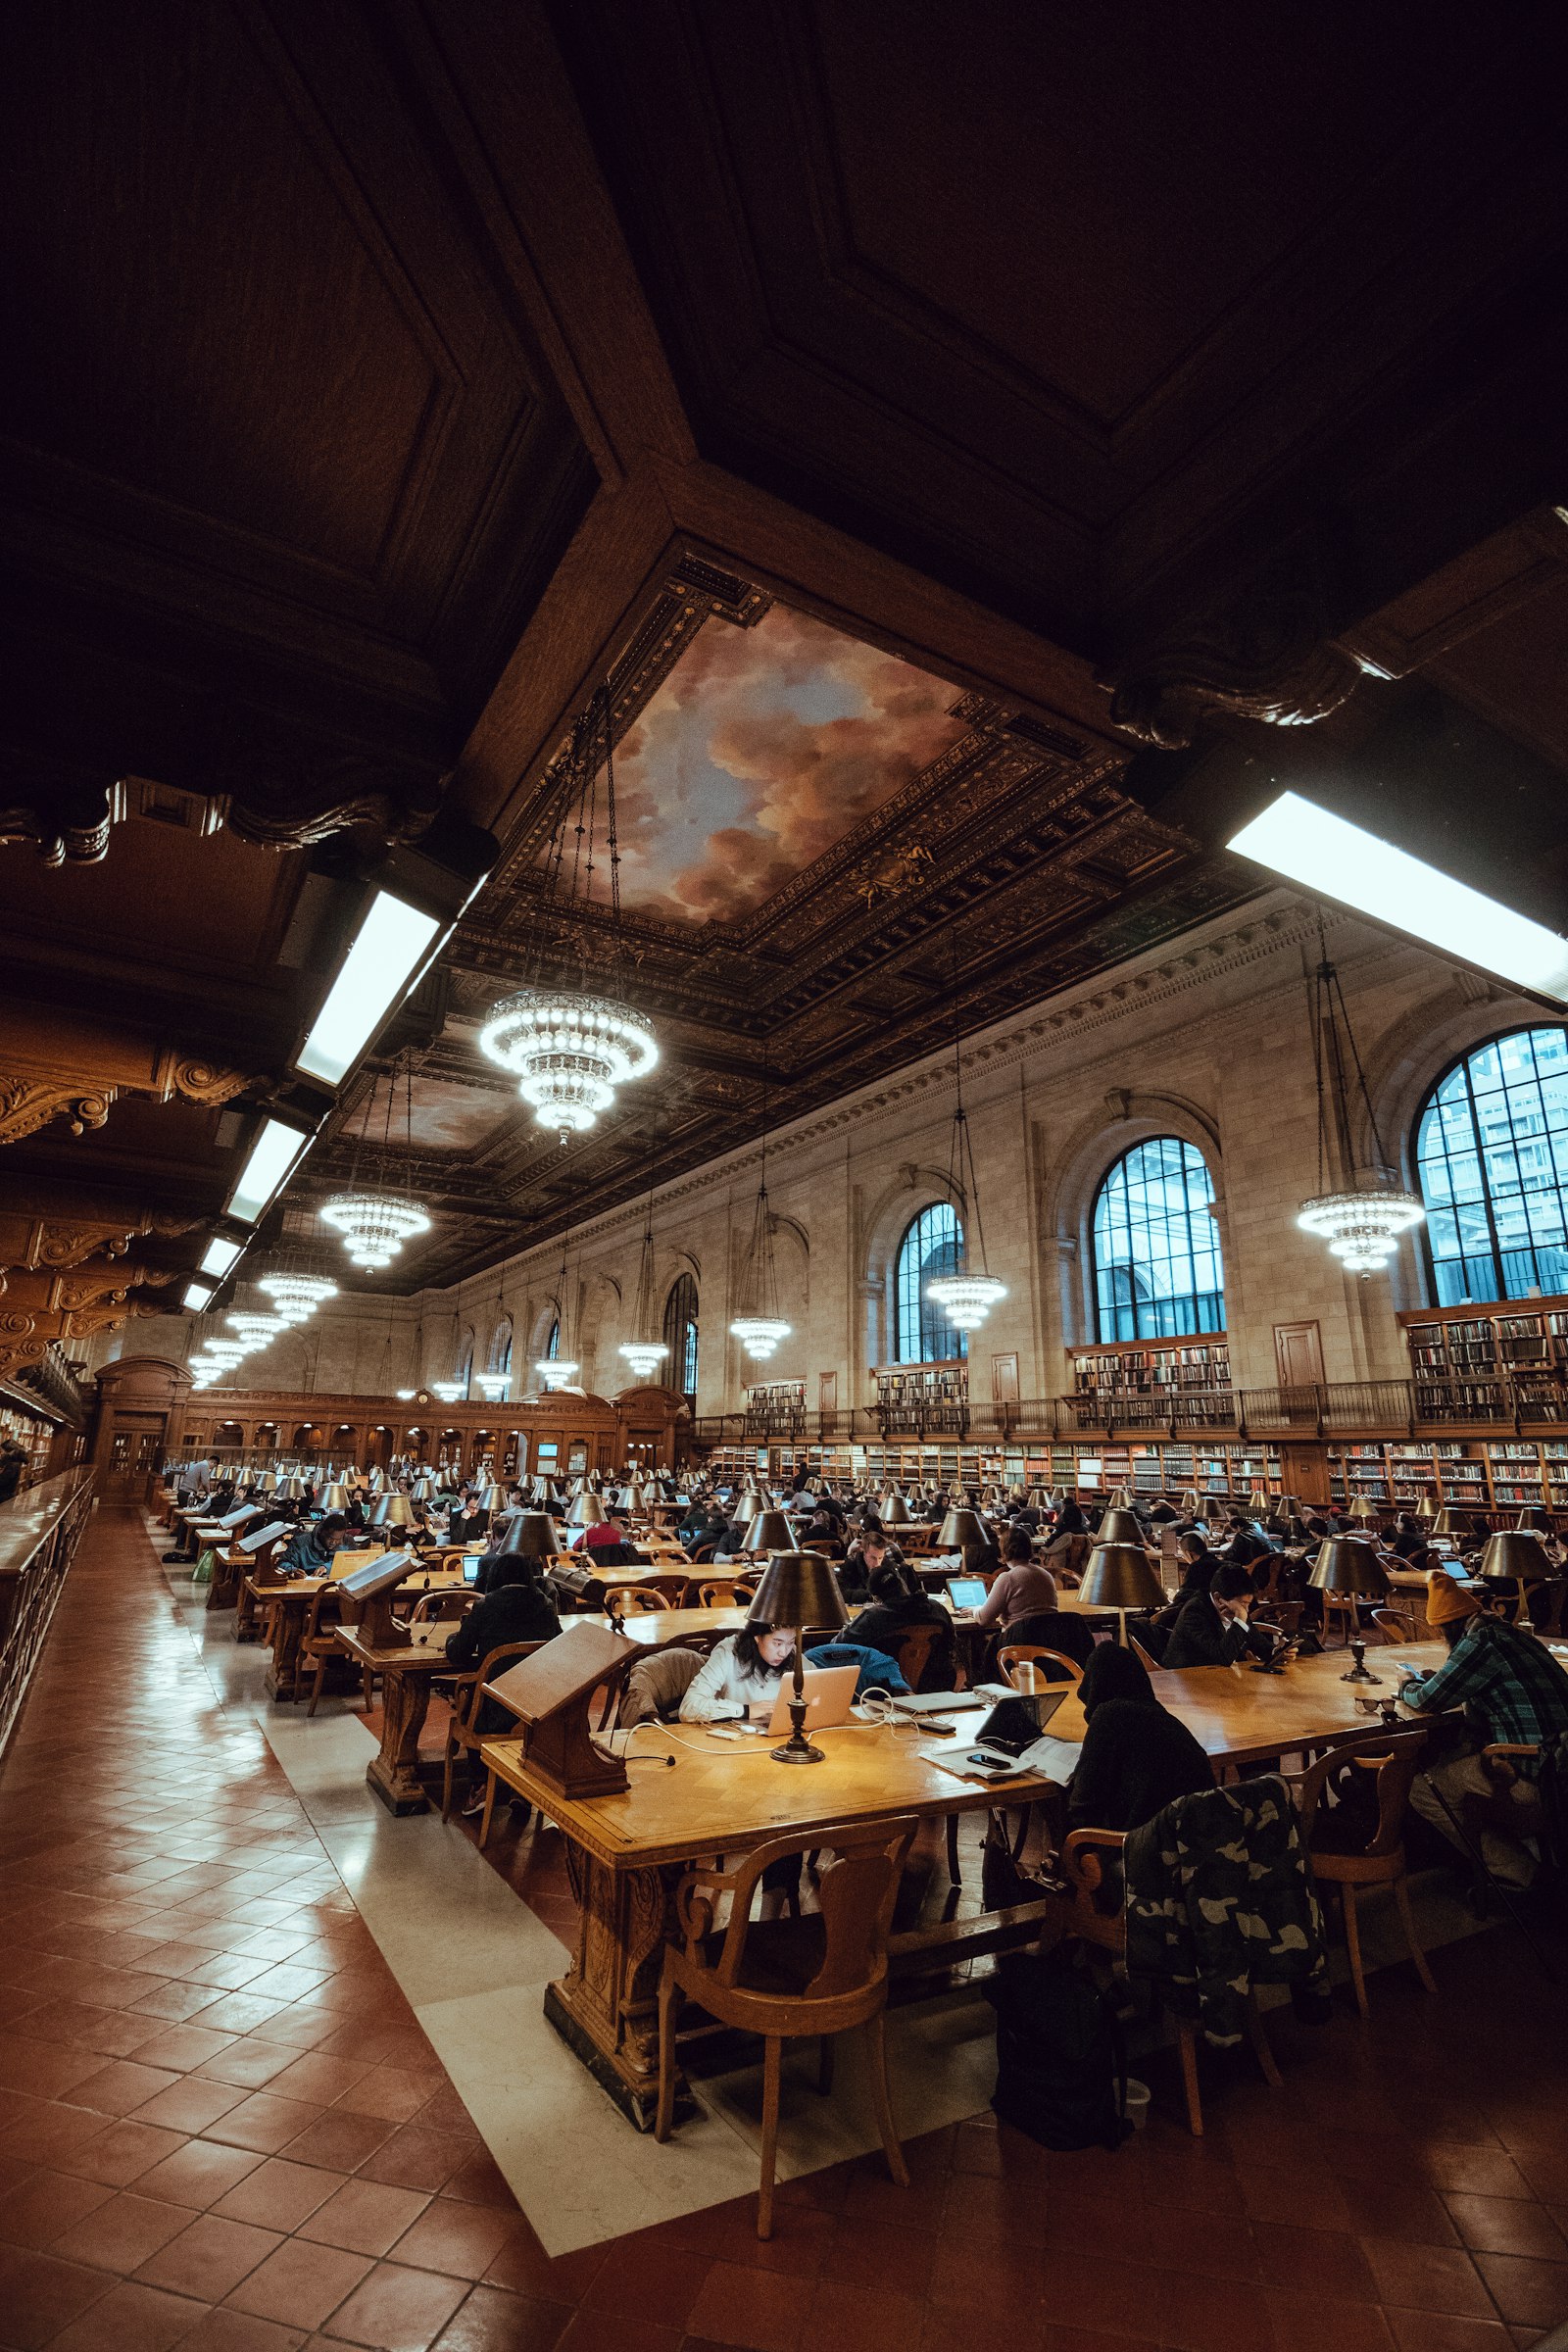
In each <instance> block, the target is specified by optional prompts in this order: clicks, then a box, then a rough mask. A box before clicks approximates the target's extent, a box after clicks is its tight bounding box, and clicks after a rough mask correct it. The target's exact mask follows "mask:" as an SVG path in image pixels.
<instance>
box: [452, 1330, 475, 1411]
mask: <svg viewBox="0 0 1568 2352" xmlns="http://www.w3.org/2000/svg"><path fill="white" fill-rule="evenodd" d="M456 1378H457V1379H458V1380H459V1381H460V1382H461V1383H462V1386H463V1394H464V1395H465V1397H466V1396H467V1394H468V1392H469V1390H470V1389H471V1388H472V1386H473V1334H472V1332H471V1331H470V1332H469V1333H468V1334H467V1336H466V1339H465V1341H464V1343H463V1353H462V1355H461V1356H460V1357H459V1359H458V1369H457V1373H456Z"/></svg>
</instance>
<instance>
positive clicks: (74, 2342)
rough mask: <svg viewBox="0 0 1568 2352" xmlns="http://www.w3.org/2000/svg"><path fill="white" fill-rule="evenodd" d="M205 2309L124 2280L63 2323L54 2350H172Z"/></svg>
mask: <svg viewBox="0 0 1568 2352" xmlns="http://www.w3.org/2000/svg"><path fill="white" fill-rule="evenodd" d="M202 2309H203V2307H202V2305H201V2304H200V2303H194V2302H192V2301H191V2300H190V2299H189V2297H187V2296H185V2295H170V2294H166V2293H165V2292H164V2291H163V2290H162V2288H160V2287H154V2286H138V2285H136V2284H134V2283H133V2282H132V2281H130V2280H129V2279H126V2280H123V2282H122V2283H121V2284H120V2285H118V2286H112V2287H111V2288H110V2290H109V2292H108V2294H106V2295H105V2296H104V2297H103V2299H102V2300H101V2301H100V2302H97V2303H94V2304H93V2305H92V2307H91V2308H90V2310H87V2311H84V2312H83V2313H82V2314H81V2316H80V2318H79V2319H75V2320H73V2321H72V2323H71V2325H70V2327H65V2328H62V2330H61V2332H60V2333H59V2335H57V2336H56V2337H55V2338H54V2341H53V2343H52V2344H51V2346H50V2352H169V2348H170V2346H171V2345H172V2344H176V2343H178V2342H179V2340H180V2338H181V2337H182V2336H185V2335H188V2334H189V2332H190V2330H191V2327H192V2326H193V2325H194V2323H195V2322H196V2321H197V2320H199V2319H200V2318H201V2316H202Z"/></svg>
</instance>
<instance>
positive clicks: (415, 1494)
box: [409, 1470, 435, 1502]
mask: <svg viewBox="0 0 1568 2352" xmlns="http://www.w3.org/2000/svg"><path fill="white" fill-rule="evenodd" d="M409 1499H410V1501H411V1502H434V1500H435V1480H434V1479H433V1478H432V1477H431V1476H430V1473H429V1471H428V1470H421V1471H420V1473H419V1475H418V1477H417V1479H416V1480H415V1482H414V1486H413V1489H412V1490H411V1493H410V1495H409Z"/></svg>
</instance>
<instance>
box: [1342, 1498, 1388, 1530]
mask: <svg viewBox="0 0 1568 2352" xmlns="http://www.w3.org/2000/svg"><path fill="white" fill-rule="evenodd" d="M1382 1516H1383V1514H1382V1512H1381V1511H1380V1510H1379V1509H1378V1506H1377V1504H1376V1503H1375V1502H1374V1501H1373V1500H1372V1497H1371V1496H1370V1495H1356V1496H1355V1498H1354V1500H1353V1501H1352V1502H1351V1504H1350V1517H1351V1518H1352V1519H1359V1520H1360V1521H1361V1523H1362V1524H1363V1526H1364V1525H1365V1523H1366V1521H1367V1520H1369V1519H1380V1518H1381V1517H1382Z"/></svg>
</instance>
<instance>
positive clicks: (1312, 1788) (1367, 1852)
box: [1280, 1724, 1427, 1858]
mask: <svg viewBox="0 0 1568 2352" xmlns="http://www.w3.org/2000/svg"><path fill="white" fill-rule="evenodd" d="M1426 1744H1427V1733H1426V1728H1425V1726H1424V1725H1421V1724H1417V1725H1416V1726H1415V1727H1414V1728H1413V1729H1411V1730H1408V1731H1404V1730H1399V1731H1393V1732H1391V1731H1389V1730H1388V1729H1387V1727H1384V1728H1383V1729H1381V1730H1373V1731H1367V1732H1351V1733H1349V1734H1348V1736H1347V1737H1346V1738H1345V1739H1343V1740H1336V1741H1335V1742H1334V1745H1333V1746H1332V1747H1330V1748H1326V1749H1325V1750H1324V1752H1323V1754H1322V1755H1320V1756H1318V1757H1316V1758H1315V1759H1314V1760H1313V1762H1312V1763H1310V1764H1309V1765H1308V1766H1307V1767H1306V1770H1305V1771H1304V1772H1299V1773H1282V1774H1281V1775H1280V1778H1281V1779H1282V1780H1283V1781H1284V1783H1285V1785H1286V1787H1287V1788H1288V1789H1290V1791H1291V1793H1292V1795H1293V1796H1294V1797H1295V1799H1296V1802H1297V1807H1298V1810H1299V1813H1300V1816H1301V1837H1302V1839H1303V1841H1304V1842H1307V1843H1310V1841H1311V1837H1312V1824H1313V1821H1314V1820H1315V1818H1316V1815H1317V1811H1318V1807H1319V1805H1320V1804H1321V1802H1322V1798H1323V1791H1324V1789H1326V1788H1327V1786H1328V1784H1329V1782H1330V1780H1331V1779H1333V1778H1334V1777H1335V1776H1336V1775H1337V1774H1339V1773H1341V1772H1344V1771H1346V1770H1347V1769H1348V1770H1351V1771H1357V1770H1363V1771H1369V1772H1375V1773H1376V1775H1377V1781H1376V1788H1375V1794H1376V1796H1377V1800H1378V1826H1377V1830H1376V1832H1375V1833H1374V1835H1373V1836H1372V1837H1371V1838H1369V1839H1368V1840H1367V1842H1366V1844H1365V1845H1363V1846H1362V1847H1361V1848H1360V1849H1359V1850H1360V1852H1361V1853H1362V1855H1363V1856H1365V1857H1367V1858H1375V1857H1376V1856H1378V1855H1380V1854H1392V1853H1393V1852H1394V1850H1395V1848H1396V1847H1397V1845H1398V1844H1399V1842H1400V1839H1401V1838H1402V1837H1403V1834H1404V1816H1405V1809H1406V1806H1407V1805H1408V1803H1409V1797H1410V1784H1411V1782H1412V1781H1413V1780H1414V1779H1415V1775H1416V1767H1417V1765H1418V1764H1419V1763H1420V1761H1421V1757H1422V1753H1423V1751H1424V1749H1425V1747H1426ZM1336 1850H1337V1851H1338V1850H1339V1849H1338V1847H1337V1848H1336Z"/></svg>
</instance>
